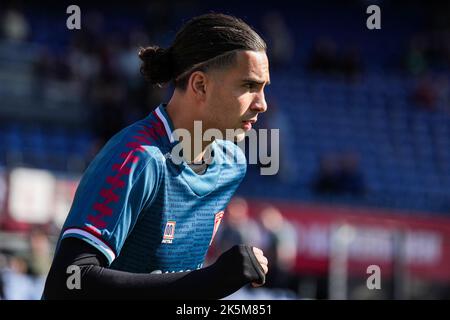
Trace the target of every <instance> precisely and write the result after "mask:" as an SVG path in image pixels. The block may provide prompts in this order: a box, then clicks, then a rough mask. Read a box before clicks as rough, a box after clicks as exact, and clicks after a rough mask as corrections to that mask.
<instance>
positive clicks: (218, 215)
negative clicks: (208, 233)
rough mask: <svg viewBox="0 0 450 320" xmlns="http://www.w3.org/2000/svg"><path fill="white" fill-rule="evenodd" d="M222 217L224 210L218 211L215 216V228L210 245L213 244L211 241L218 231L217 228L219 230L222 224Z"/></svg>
mask: <svg viewBox="0 0 450 320" xmlns="http://www.w3.org/2000/svg"><path fill="white" fill-rule="evenodd" d="M222 218H223V211H220V212H217V213H216V215H215V216H214V230H213V234H212V237H211V241H210V242H209V245H211V243H212V242H213V240H214V237H215V235H216V233H217V230H219V225H220V222H221V221H222Z"/></svg>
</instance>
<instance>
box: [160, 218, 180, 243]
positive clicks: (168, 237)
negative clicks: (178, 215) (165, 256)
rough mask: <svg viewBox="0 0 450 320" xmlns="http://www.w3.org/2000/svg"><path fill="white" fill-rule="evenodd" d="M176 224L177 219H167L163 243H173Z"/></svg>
mask: <svg viewBox="0 0 450 320" xmlns="http://www.w3.org/2000/svg"><path fill="white" fill-rule="evenodd" d="M175 224H176V222H175V221H167V223H166V227H165V228H164V234H163V239H162V242H161V243H172V240H173V239H174V238H175Z"/></svg>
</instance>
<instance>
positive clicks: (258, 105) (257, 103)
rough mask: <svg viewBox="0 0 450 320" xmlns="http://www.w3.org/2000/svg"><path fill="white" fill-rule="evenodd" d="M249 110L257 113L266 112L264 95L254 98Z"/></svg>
mask: <svg viewBox="0 0 450 320" xmlns="http://www.w3.org/2000/svg"><path fill="white" fill-rule="evenodd" d="M250 109H251V110H253V111H256V112H259V113H262V112H266V110H267V102H266V98H265V97H264V93H261V94H259V95H258V97H256V98H255V100H254V101H253V103H252V106H251V108H250Z"/></svg>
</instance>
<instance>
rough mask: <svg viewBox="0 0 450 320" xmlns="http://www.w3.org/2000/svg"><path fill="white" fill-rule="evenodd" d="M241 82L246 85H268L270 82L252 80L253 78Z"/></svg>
mask: <svg viewBox="0 0 450 320" xmlns="http://www.w3.org/2000/svg"><path fill="white" fill-rule="evenodd" d="M242 82H247V83H256V84H260V85H261V84H266V85H269V84H270V80H267V83H266V82H265V81H262V80H259V79H254V78H244V79H243V80H242Z"/></svg>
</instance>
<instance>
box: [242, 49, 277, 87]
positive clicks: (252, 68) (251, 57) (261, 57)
mask: <svg viewBox="0 0 450 320" xmlns="http://www.w3.org/2000/svg"><path fill="white" fill-rule="evenodd" d="M236 65H237V69H238V70H237V71H238V73H239V74H240V76H243V77H245V78H251V79H254V80H258V81H263V82H270V77H269V61H268V59H267V55H266V53H265V52H264V51H238V52H237V64H236Z"/></svg>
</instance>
